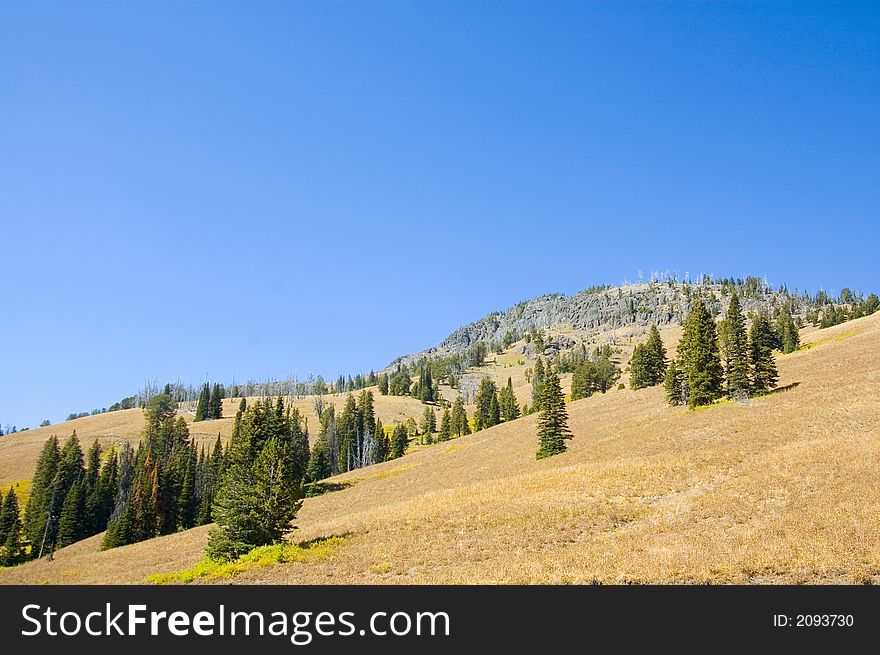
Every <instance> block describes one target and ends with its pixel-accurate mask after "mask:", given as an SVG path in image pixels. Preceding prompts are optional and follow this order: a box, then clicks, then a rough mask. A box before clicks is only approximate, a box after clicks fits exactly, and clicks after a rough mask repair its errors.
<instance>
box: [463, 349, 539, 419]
mask: <svg viewBox="0 0 880 655" xmlns="http://www.w3.org/2000/svg"><path fill="white" fill-rule="evenodd" d="M544 375H545V372H544V362H543V361H542V360H541V357H540V355H539V356H538V360H537V361H536V362H535V368H534V369H533V370H532V411H533V412H537V411H538V410H540V409H541V398H542V397H543V389H542V385H543V384H544ZM478 429H479V428H478Z"/></svg>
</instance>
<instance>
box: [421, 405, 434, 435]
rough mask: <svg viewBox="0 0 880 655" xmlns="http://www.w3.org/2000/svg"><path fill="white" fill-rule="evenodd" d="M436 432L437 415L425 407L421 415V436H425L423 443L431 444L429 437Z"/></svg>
mask: <svg viewBox="0 0 880 655" xmlns="http://www.w3.org/2000/svg"><path fill="white" fill-rule="evenodd" d="M436 431H437V415H436V414H434V410H433V409H431V408H430V407H425V411H424V413H423V414H422V434H423V435H425V443H431V435H432V434H433V433H434V432H436Z"/></svg>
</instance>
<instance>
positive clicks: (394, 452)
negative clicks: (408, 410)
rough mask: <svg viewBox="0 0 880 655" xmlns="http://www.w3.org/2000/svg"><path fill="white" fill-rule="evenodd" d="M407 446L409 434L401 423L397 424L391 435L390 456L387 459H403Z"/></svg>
mask: <svg viewBox="0 0 880 655" xmlns="http://www.w3.org/2000/svg"><path fill="white" fill-rule="evenodd" d="M407 444H409V433H408V432H407V429H406V426H405V425H403V423H397V424H396V425H395V426H394V434H392V435H391V454H390V457H389V459H397V458H398V457H403V455H404V453H405V452H406V446H407Z"/></svg>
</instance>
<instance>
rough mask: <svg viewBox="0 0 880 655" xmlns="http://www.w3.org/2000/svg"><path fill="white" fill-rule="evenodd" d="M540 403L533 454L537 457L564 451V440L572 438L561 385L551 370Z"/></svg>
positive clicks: (544, 384)
mask: <svg viewBox="0 0 880 655" xmlns="http://www.w3.org/2000/svg"><path fill="white" fill-rule="evenodd" d="M540 404H541V415H540V417H539V418H538V452H537V453H536V455H535V457H536V458H537V459H542V458H544V457H550V456H551V455H558V454H559V453H562V452H565V449H566V446H565V440H566V439H571V438H572V434H571V430H570V429H569V427H568V412H567V411H566V409H565V397H564V396H563V394H562V386H561V385H560V384H559V377H558V376H557V375H556V374H555V373H553V372H550V373H549V374H547V375H546V378H545V380H544V383H543V388H542V398H541V403H540Z"/></svg>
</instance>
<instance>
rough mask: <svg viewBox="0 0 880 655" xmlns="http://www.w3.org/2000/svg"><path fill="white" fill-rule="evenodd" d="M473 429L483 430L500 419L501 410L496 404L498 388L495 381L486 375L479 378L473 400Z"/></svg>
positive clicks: (496, 423)
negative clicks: (474, 407) (474, 406)
mask: <svg viewBox="0 0 880 655" xmlns="http://www.w3.org/2000/svg"><path fill="white" fill-rule="evenodd" d="M474 404H475V405H476V409H475V410H474V429H475V430H485V429H486V428H491V427H492V426H494V425H498V423H499V422H500V421H501V411H500V408H499V405H498V390H497V389H496V388H495V383H494V382H492V380H491V379H490V378H489V377H488V376H486V377H484V378H483V379H482V380H480V386H479V388H478V389H477V396H476V399H475V400H474Z"/></svg>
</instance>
